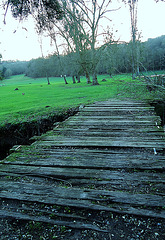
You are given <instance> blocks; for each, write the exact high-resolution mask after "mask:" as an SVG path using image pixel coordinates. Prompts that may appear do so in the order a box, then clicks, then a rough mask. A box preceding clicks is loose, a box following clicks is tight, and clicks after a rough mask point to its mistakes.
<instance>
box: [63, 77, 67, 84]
mask: <svg viewBox="0 0 165 240" xmlns="http://www.w3.org/2000/svg"><path fill="white" fill-rule="evenodd" d="M63 77H64V81H65V84H68V82H67V81H66V76H65V75H64V76H63Z"/></svg>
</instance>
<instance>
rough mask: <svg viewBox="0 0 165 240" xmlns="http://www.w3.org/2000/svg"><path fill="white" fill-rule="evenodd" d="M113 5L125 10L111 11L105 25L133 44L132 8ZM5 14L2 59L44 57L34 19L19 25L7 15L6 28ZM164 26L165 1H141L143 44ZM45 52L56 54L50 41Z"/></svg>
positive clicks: (1, 28)
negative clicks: (131, 29)
mask: <svg viewBox="0 0 165 240" xmlns="http://www.w3.org/2000/svg"><path fill="white" fill-rule="evenodd" d="M112 2H113V3H112V4H111V5H110V6H111V8H112V9H113V8H117V7H119V6H122V7H121V9H120V10H118V11H114V12H110V13H109V16H108V17H109V18H111V20H112V22H111V23H108V22H106V23H105V24H107V23H108V25H109V26H110V27H113V29H114V30H116V29H117V30H118V32H117V33H116V34H115V36H116V38H117V39H118V38H120V40H123V41H130V38H131V34H130V14H129V8H128V7H125V5H124V4H121V3H118V0H113V1H112ZM3 14H4V11H2V9H0V53H1V54H2V56H3V60H30V59H32V58H37V57H41V49H40V43H39V41H38V40H39V37H38V36H37V34H36V33H35V26H34V23H33V21H32V19H29V20H28V21H26V22H24V23H19V21H17V20H15V19H14V18H12V17H11V15H10V13H9V12H8V14H7V18H6V25H4V24H3ZM164 24H165V2H164V3H163V2H160V3H156V2H155V1H154V0H139V1H138V30H139V32H142V38H141V40H142V41H146V40H147V39H148V38H155V37H158V36H161V35H165V27H164ZM25 28H26V29H27V31H26V30H25ZM15 30H16V31H15ZM14 32H15V33H14ZM43 51H44V55H45V56H47V55H48V54H49V53H52V52H53V51H54V47H53V46H50V39H49V38H45V39H44V40H43Z"/></svg>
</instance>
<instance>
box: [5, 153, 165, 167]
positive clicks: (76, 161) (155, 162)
mask: <svg viewBox="0 0 165 240" xmlns="http://www.w3.org/2000/svg"><path fill="white" fill-rule="evenodd" d="M2 163H3V164H10V165H27V166H31V165H34V166H49V167H50V166H53V167H77V168H78V167H79V168H94V169H97V168H98V169H99V168H101V169H108V168H113V169H115V168H117V169H118V168H122V169H131V168H133V169H143V170H146V169H155V170H162V169H165V165H164V159H159V157H157V158H156V159H152V158H151V159H147V158H146V159H144V158H142V159H140V158H135V157H134V158H129V157H126V156H124V155H121V156H115V155H114V154H113V156H111V157H109V156H103V155H102V156H97V157H93V156H87V157H82V156H81V155H80V156H75V155H74V156H61V157H58V156H56V155H55V156H54V157H53V156H41V157H39V156H36V157H35V156H30V157H28V156H27V157H25V156H24V157H19V158H18V160H16V161H13V162H12V163H11V162H10V161H3V162H2Z"/></svg>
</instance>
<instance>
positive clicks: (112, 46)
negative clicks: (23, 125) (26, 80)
mask: <svg viewBox="0 0 165 240" xmlns="http://www.w3.org/2000/svg"><path fill="white" fill-rule="evenodd" d="M138 45H139V46H138V50H139V55H140V57H139V60H138V63H139V70H140V71H142V72H144V71H145V70H146V69H147V70H148V71H153V72H154V71H156V70H163V69H165V36H161V37H157V38H154V39H148V41H146V42H140V41H139V42H138ZM96 54H100V57H99V61H98V64H97V67H96V73H97V74H109V75H110V76H112V75H113V74H118V73H130V72H131V71H132V42H130V43H114V42H109V44H106V46H105V47H104V48H102V47H101V48H99V49H97V50H96ZM81 57H82V56H79V55H77V53H76V52H71V53H68V54H66V55H58V54H54V55H52V56H49V57H47V58H38V59H33V60H31V61H28V62H20V61H16V62H11V61H8V62H2V63H1V65H0V71H1V72H4V77H9V76H10V75H18V74H26V75H27V76H29V77H32V78H40V77H48V78H49V77H55V76H61V75H62V76H71V77H72V78H73V83H75V82H76V80H75V79H77V81H78V82H79V81H80V76H82V75H83V76H86V78H87V83H90V82H91V81H90V76H87V72H86V68H85V67H84V66H83V64H82V58H81ZM91 57H92V51H91V50H90V49H89V50H86V55H85V57H84V58H83V59H84V62H85V59H87V60H86V61H87V62H86V64H87V66H88V65H90V59H91ZM61 66H62V68H61ZM88 67H90V66H88Z"/></svg>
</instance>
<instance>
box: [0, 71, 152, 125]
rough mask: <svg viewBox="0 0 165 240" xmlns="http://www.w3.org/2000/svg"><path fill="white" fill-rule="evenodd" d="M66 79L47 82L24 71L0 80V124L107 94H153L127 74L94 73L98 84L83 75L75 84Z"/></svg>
mask: <svg viewBox="0 0 165 240" xmlns="http://www.w3.org/2000/svg"><path fill="white" fill-rule="evenodd" d="M102 79H106V81H105V82H103V81H102ZM67 81H68V83H69V84H67V85H65V84H64V82H63V79H62V78H50V83H51V84H50V85H48V84H47V80H46V78H40V79H32V78H28V77H25V76H24V75H19V76H13V77H11V78H10V79H6V80H3V81H1V82H0V96H1V97H0V106H1V107H0V109H1V111H0V126H4V125H6V124H8V123H11V124H13V123H14V124H15V123H20V122H28V121H35V120H37V119H40V118H43V117H46V116H48V115H51V114H54V113H55V112H57V111H65V110H67V109H69V108H71V107H76V106H79V105H81V104H84V105H86V104H89V103H93V102H95V101H102V100H106V99H110V98H118V99H120V98H132V99H141V100H147V99H151V98H153V97H154V96H153V93H150V92H149V91H147V89H146V86H145V85H144V84H143V83H142V82H141V81H139V80H132V79H131V75H128V74H127V75H124V74H123V75H116V76H114V77H112V78H110V77H109V76H108V75H107V76H105V75H104V76H98V81H99V83H100V85H98V86H91V85H87V84H86V80H85V78H81V83H79V84H73V83H72V79H71V78H68V79H67ZM15 89H18V90H15Z"/></svg>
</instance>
